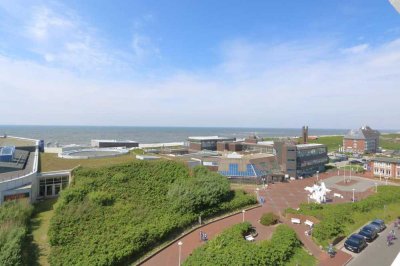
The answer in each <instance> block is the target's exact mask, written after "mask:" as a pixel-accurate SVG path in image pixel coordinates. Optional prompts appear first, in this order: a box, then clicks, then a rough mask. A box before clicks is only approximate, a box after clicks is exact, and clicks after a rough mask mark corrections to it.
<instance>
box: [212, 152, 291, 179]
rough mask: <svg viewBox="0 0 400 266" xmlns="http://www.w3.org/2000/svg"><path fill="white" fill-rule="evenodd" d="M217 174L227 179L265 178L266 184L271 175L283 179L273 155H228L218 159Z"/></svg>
mask: <svg viewBox="0 0 400 266" xmlns="http://www.w3.org/2000/svg"><path fill="white" fill-rule="evenodd" d="M218 172H219V173H220V174H221V175H223V176H226V177H228V178H233V179H235V178H245V179H259V180H261V178H265V181H266V182H268V179H269V177H271V176H272V175H276V174H280V176H281V177H283V173H281V172H280V168H279V165H278V163H277V161H276V157H275V156H274V155H273V154H238V153H228V154H225V155H223V156H221V157H220V158H219V161H218Z"/></svg>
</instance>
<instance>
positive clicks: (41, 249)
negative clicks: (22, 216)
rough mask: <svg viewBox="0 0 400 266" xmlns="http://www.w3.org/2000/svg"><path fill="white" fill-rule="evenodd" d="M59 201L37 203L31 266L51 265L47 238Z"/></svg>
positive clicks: (50, 200) (33, 217)
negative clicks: (56, 204)
mask: <svg viewBox="0 0 400 266" xmlns="http://www.w3.org/2000/svg"><path fill="white" fill-rule="evenodd" d="M56 201H57V199H49V200H45V201H40V202H38V203H36V204H35V205H34V206H35V209H34V214H33V216H32V218H31V221H30V225H31V232H32V244H31V251H30V252H31V254H32V253H34V254H32V255H33V256H32V260H34V261H31V262H30V265H49V263H48V261H47V258H48V256H49V254H50V244H49V240H48V236H47V232H48V230H49V225H50V219H51V217H52V216H53V212H54V210H53V205H54V203H55V202H56Z"/></svg>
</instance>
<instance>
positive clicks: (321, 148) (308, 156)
mask: <svg viewBox="0 0 400 266" xmlns="http://www.w3.org/2000/svg"><path fill="white" fill-rule="evenodd" d="M274 147H275V150H276V155H277V160H278V163H279V165H280V166H281V168H282V171H283V172H285V173H286V174H288V175H289V176H290V177H300V176H301V177H306V176H311V175H313V174H315V173H316V172H317V171H319V172H322V171H324V170H325V164H327V163H328V162H329V157H328V149H327V147H326V145H324V144H294V143H292V142H288V141H277V142H275V143H274Z"/></svg>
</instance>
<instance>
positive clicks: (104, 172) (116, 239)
mask: <svg viewBox="0 0 400 266" xmlns="http://www.w3.org/2000/svg"><path fill="white" fill-rule="evenodd" d="M73 174H74V180H73V183H72V184H71V186H70V187H69V188H67V189H66V190H64V191H62V193H61V196H60V198H59V200H58V202H57V204H56V205H55V213H54V216H53V218H52V220H51V224H50V230H49V237H50V244H51V246H52V248H51V253H50V258H49V261H50V263H51V264H52V265H75V264H81V265H120V264H127V263H129V262H133V261H135V260H137V259H138V258H139V257H140V256H142V255H143V254H144V253H146V252H148V251H149V250H151V249H152V248H154V247H156V246H159V245H160V244H162V243H163V242H165V241H167V240H169V239H171V238H173V237H174V236H176V235H178V234H180V233H181V232H182V231H183V230H184V229H185V228H188V227H189V226H190V225H192V224H193V223H195V222H196V221H197V219H198V217H199V215H202V217H204V218H205V217H209V216H211V215H217V214H220V213H223V212H227V211H231V210H235V209H238V208H242V207H243V206H247V205H250V204H255V203H256V199H255V198H254V196H250V195H247V194H245V193H244V192H243V191H231V190H230V188H229V182H228V181H227V180H226V178H224V177H223V176H221V175H219V174H217V173H213V172H209V171H208V170H207V169H205V168H203V167H200V168H195V169H194V170H193V171H192V172H190V171H189V169H188V168H187V167H186V166H185V165H183V164H180V163H177V162H173V161H151V162H147V161H135V162H132V163H129V164H124V165H119V166H111V167H108V168H98V169H88V168H78V169H76V170H75V171H74V173H73Z"/></svg>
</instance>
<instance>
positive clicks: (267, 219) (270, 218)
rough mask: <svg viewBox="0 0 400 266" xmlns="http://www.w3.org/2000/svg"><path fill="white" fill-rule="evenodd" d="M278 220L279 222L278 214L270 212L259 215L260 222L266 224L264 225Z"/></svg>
mask: <svg viewBox="0 0 400 266" xmlns="http://www.w3.org/2000/svg"><path fill="white" fill-rule="evenodd" d="M278 222H279V217H278V215H276V214H274V213H272V212H268V213H264V214H263V215H262V216H261V219H260V223H261V224H262V225H266V226H269V225H274V224H276V223H278Z"/></svg>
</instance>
